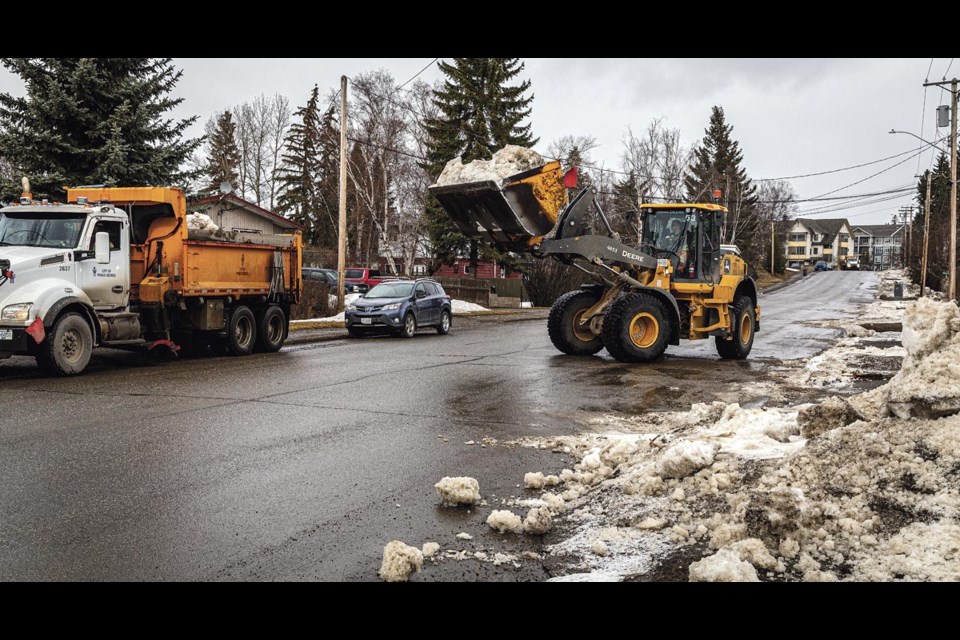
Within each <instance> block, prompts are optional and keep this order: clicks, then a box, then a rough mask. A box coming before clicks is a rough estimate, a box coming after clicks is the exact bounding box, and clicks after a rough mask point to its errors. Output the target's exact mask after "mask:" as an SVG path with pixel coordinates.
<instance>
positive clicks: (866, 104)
mask: <svg viewBox="0 0 960 640" xmlns="http://www.w3.org/2000/svg"><path fill="white" fill-rule="evenodd" d="M175 62H176V64H177V65H178V66H179V67H180V68H182V69H183V71H184V74H183V78H182V79H181V81H180V84H179V85H178V87H177V90H176V93H177V94H178V95H179V96H181V97H183V98H185V101H184V102H183V103H182V104H181V105H180V107H179V109H178V115H181V116H187V115H194V114H199V115H200V116H201V119H200V122H199V123H198V124H197V125H196V128H195V130H194V131H192V133H193V134H195V135H199V134H200V133H202V122H203V121H205V120H206V119H207V117H208V116H209V115H210V114H212V113H213V112H214V111H218V110H222V109H224V108H226V107H229V106H232V105H235V104H237V103H239V102H243V101H244V100H248V99H250V98H252V97H254V96H256V95H259V94H261V93H266V94H273V93H281V94H284V95H286V96H288V97H289V98H290V101H291V103H292V104H294V105H300V104H302V103H303V102H305V100H306V98H307V95H308V93H309V90H310V88H311V87H312V86H313V84H314V83H317V84H319V85H320V87H321V93H322V94H326V92H327V90H328V89H329V88H330V87H335V86H339V77H340V75H341V74H346V75H348V76H352V75H354V74H357V73H360V72H363V71H369V70H374V69H378V68H382V69H385V70H387V71H389V72H391V73H392V74H393V75H394V77H395V78H396V79H397V82H398V83H402V82H404V81H406V80H407V79H409V78H410V77H412V76H413V75H414V74H416V73H417V72H418V71H419V70H420V69H421V68H423V66H424V65H426V64H427V63H428V62H430V59H428V58H404V59H391V58H349V59H336V58H323V59H318V58H315V59H281V58H263V59H250V58H245V59H241V58H232V59H231V58H221V59H217V58H178V59H175ZM951 64H952V61H951V60H950V59H946V58H938V59H934V60H933V61H932V67H931V60H930V59H929V58H925V59H867V60H849V59H843V60H826V59H819V60H810V59H803V60H784V59H749V60H718V59H709V60H696V59H682V60H676V59H656V60H651V59H638V60H625V59H571V60H561V59H535V58H531V59H526V69H525V71H524V76H525V77H526V78H529V79H530V80H531V82H532V89H533V93H534V96H535V99H534V101H533V114H532V123H533V132H534V135H536V136H539V137H540V144H539V145H538V149H539V150H541V151H542V150H544V149H545V148H546V144H547V143H548V142H549V141H550V140H553V139H555V138H557V137H558V136H561V135H564V134H585V135H592V136H595V137H596V138H597V140H598V141H599V142H600V145H601V146H600V148H599V149H598V150H597V151H595V152H594V156H595V159H596V160H597V161H602V162H604V163H605V164H606V165H607V166H609V167H611V168H619V156H620V151H621V148H622V145H621V140H622V137H623V134H624V132H625V130H626V128H627V126H632V127H633V128H634V130H641V129H643V128H644V127H646V125H647V124H648V123H649V122H650V120H651V119H653V118H659V117H663V118H665V119H666V123H667V124H668V125H669V126H671V127H676V128H678V129H680V131H681V132H682V136H683V140H684V142H685V143H686V144H692V143H693V142H695V141H696V140H698V139H699V138H700V136H701V135H702V134H703V129H704V127H706V125H707V120H708V118H709V114H710V107H711V106H712V105H721V106H722V107H723V108H724V111H725V112H726V115H727V121H728V122H729V123H731V124H732V125H733V126H734V137H735V138H736V139H738V140H739V141H740V146H741V149H742V150H743V155H744V161H745V165H746V168H747V171H748V172H749V174H750V176H751V177H753V178H770V177H780V176H793V175H799V174H807V173H816V172H820V171H828V170H832V169H839V168H843V167H848V166H851V165H856V164H862V163H866V162H871V161H874V160H879V159H881V158H885V157H888V156H893V155H895V154H898V153H901V152H908V151H911V150H913V151H916V150H917V149H919V148H920V147H922V146H925V145H922V143H920V142H918V141H917V140H916V139H914V138H911V137H910V136H908V135H903V134H898V135H890V134H888V133H887V132H888V131H889V130H890V129H891V128H894V129H898V130H904V131H910V132H912V133H915V134H917V135H920V136H921V137H923V138H926V139H927V140H931V141H933V140H934V138H935V137H940V136H944V135H948V134H949V129H941V130H940V131H939V133H938V132H937V130H936V128H935V120H936V118H935V109H936V106H937V105H938V104H946V103H947V102H948V94H947V93H946V92H942V91H941V90H940V89H939V88H930V89H926V90H925V89H924V88H923V86H922V84H923V81H924V79H925V78H926V77H927V70H928V68H930V69H931V71H930V75H929V78H930V80H934V79H936V80H939V79H940V78H941V77H943V76H944V74H945V73H946V72H947V70H948V68H949V69H950V70H951V71H953V72H954V73H956V71H957V69H952V68H951ZM958 66H960V65H958ZM441 75H442V74H441V73H440V72H439V71H438V69H437V67H436V65H435V64H434V65H432V66H431V67H430V68H429V69H427V70H426V71H424V72H423V74H422V75H420V78H421V79H423V80H426V81H428V82H432V81H434V80H436V79H438V78H439V77H440V76H441ZM0 91H7V92H11V93H14V94H22V92H23V88H22V83H21V82H20V81H19V79H18V78H16V77H15V76H12V75H10V74H9V73H8V72H6V71H5V70H0ZM924 97H926V108H925V109H924V108H923V105H924ZM921 119H923V131H922V132H921ZM942 144H943V145H944V146H945V145H946V142H944V143H942ZM926 149H928V151H927V152H925V153H923V154H922V155H921V156H919V157H917V158H911V157H910V156H911V155H912V152H911V153H907V154H906V155H903V156H900V157H898V158H894V159H891V160H888V161H885V162H880V163H877V164H872V165H870V166H866V167H862V168H859V169H852V170H849V171H841V172H837V173H833V174H830V175H825V176H817V177H811V178H803V179H796V180H793V181H792V182H793V185H794V187H795V188H796V190H797V191H798V192H799V194H800V196H801V198H810V197H815V196H818V195H820V194H823V193H826V192H830V191H833V190H835V189H840V188H842V187H846V186H847V185H850V184H851V183H854V182H857V181H858V180H862V179H864V178H867V177H868V176H870V175H872V174H874V173H877V172H878V171H881V170H883V169H886V168H888V167H891V166H892V165H894V164H896V163H898V162H902V164H900V165H899V166H896V167H894V168H892V169H890V170H889V171H885V172H883V173H881V174H880V175H877V176H876V177H873V178H869V179H867V180H864V182H862V183H860V184H856V185H853V186H850V187H849V188H848V189H844V190H842V191H839V192H838V193H837V194H835V195H856V194H861V193H872V192H877V191H885V190H889V189H895V188H898V187H903V186H905V185H908V184H913V183H914V182H915V179H914V175H915V174H917V173H918V169H919V172H922V171H923V170H924V169H926V168H927V167H928V166H929V165H930V156H931V153H930V152H929V147H926ZM904 160H906V161H904ZM918 161H919V164H918ZM911 195H912V194H910V195H906V196H901V197H899V199H895V200H890V201H887V202H872V203H871V202H867V203H866V204H860V203H858V202H856V201H854V202H851V203H848V204H846V205H844V206H849V207H851V208H848V209H844V210H838V211H836V212H834V213H832V214H829V213H828V214H818V215H817V216H816V217H832V216H836V217H848V218H849V219H850V221H851V222H852V223H858V222H859V223H880V222H887V221H888V220H889V219H890V216H891V214H892V213H893V212H894V211H896V210H897V209H898V208H899V207H900V206H902V205H907V204H911V203H912V200H911ZM852 205H859V206H856V207H853V206H852ZM801 207H802V208H803V209H806V210H808V211H813V210H817V211H820V210H822V208H823V204H822V203H805V204H802V205H801ZM814 207H816V209H814Z"/></svg>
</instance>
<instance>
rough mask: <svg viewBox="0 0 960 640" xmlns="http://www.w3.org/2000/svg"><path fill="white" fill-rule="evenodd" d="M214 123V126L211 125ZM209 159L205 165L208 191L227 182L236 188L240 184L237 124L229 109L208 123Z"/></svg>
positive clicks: (206, 189)
mask: <svg viewBox="0 0 960 640" xmlns="http://www.w3.org/2000/svg"><path fill="white" fill-rule="evenodd" d="M210 125H212V126H210ZM207 129H208V134H207V135H208V141H207V143H208V144H209V145H210V146H209V148H208V149H207V161H206V164H205V166H204V173H205V174H206V178H207V180H206V187H204V190H205V191H207V192H211V191H213V192H215V191H218V190H219V189H220V184H221V183H224V182H227V183H229V184H230V186H232V187H233V188H234V190H236V189H237V188H238V187H239V186H240V174H239V171H238V169H239V167H240V150H239V149H238V148H237V125H236V123H234V121H233V113H232V112H231V111H230V110H229V109H227V110H225V111H224V112H223V113H221V114H220V115H218V116H216V120H211V122H210V123H209V124H208V127H207Z"/></svg>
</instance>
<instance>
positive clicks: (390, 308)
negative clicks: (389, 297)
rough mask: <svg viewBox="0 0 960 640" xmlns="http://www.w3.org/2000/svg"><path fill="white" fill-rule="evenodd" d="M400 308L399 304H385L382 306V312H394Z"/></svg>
mask: <svg viewBox="0 0 960 640" xmlns="http://www.w3.org/2000/svg"><path fill="white" fill-rule="evenodd" d="M399 308H400V303H399V302H394V303H393V304H387V305H384V306H383V310H384V311H395V310H397V309H399Z"/></svg>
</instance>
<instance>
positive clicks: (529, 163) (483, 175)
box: [436, 144, 544, 187]
mask: <svg viewBox="0 0 960 640" xmlns="http://www.w3.org/2000/svg"><path fill="white" fill-rule="evenodd" d="M543 164H544V161H543V156H541V155H540V154H539V153H537V152H536V151H534V150H533V149H527V148H525V147H520V146H517V145H512V144H508V145H507V146H505V147H504V148H503V149H500V150H499V151H497V152H496V153H494V154H493V158H491V159H490V160H474V161H473V162H468V163H467V164H464V163H463V160H462V159H461V158H459V157H457V158H454V159H453V160H450V161H449V162H448V163H447V164H446V166H444V168H443V171H442V172H441V173H440V177H439V178H437V184H436V186H438V187H442V186H446V185H451V184H466V183H468V182H481V181H484V180H493V181H495V182H499V181H500V180H503V179H504V178H508V177H510V176H512V175H514V174H516V173H520V172H522V171H527V170H529V169H533V168H535V167H539V166H541V165H543Z"/></svg>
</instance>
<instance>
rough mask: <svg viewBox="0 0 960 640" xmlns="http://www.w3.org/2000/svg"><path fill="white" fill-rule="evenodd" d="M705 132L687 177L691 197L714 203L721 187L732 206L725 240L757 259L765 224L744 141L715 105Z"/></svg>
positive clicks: (725, 202) (728, 204)
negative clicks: (759, 212)
mask: <svg viewBox="0 0 960 640" xmlns="http://www.w3.org/2000/svg"><path fill="white" fill-rule="evenodd" d="M704 133H705V135H704V138H703V140H702V141H701V142H700V144H699V145H697V147H696V148H695V149H694V151H693V162H692V163H691V165H690V171H689V173H688V174H687V177H686V180H685V185H686V189H687V198H689V199H690V201H691V202H714V190H715V189H719V190H720V191H721V192H722V196H721V200H720V202H721V204H723V205H725V206H726V207H727V209H728V213H727V215H726V220H725V222H724V237H723V241H724V242H730V243H736V244H737V245H738V246H739V247H740V250H741V251H742V252H743V254H744V256H745V257H746V258H747V260H748V261H750V260H755V259H756V258H757V257H759V256H761V255H763V248H762V247H761V246H759V243H760V242H761V240H760V239H759V238H756V237H755V236H757V235H758V231H759V227H760V226H761V223H762V220H761V219H760V216H758V215H757V210H756V209H757V207H756V204H757V188H756V186H755V185H754V184H753V183H752V182H751V180H750V178H748V177H747V171H746V169H745V168H744V167H743V166H742V164H743V152H742V151H740V143H738V142H737V141H736V140H734V139H733V137H732V135H731V134H732V133H733V126H732V125H730V124H727V122H726V118H725V117H724V113H723V108H722V107H719V106H715V107H713V109H712V111H711V113H710V124H709V125H708V126H707V128H706V130H705V132H704ZM760 235H762V234H760ZM755 240H756V241H755Z"/></svg>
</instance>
